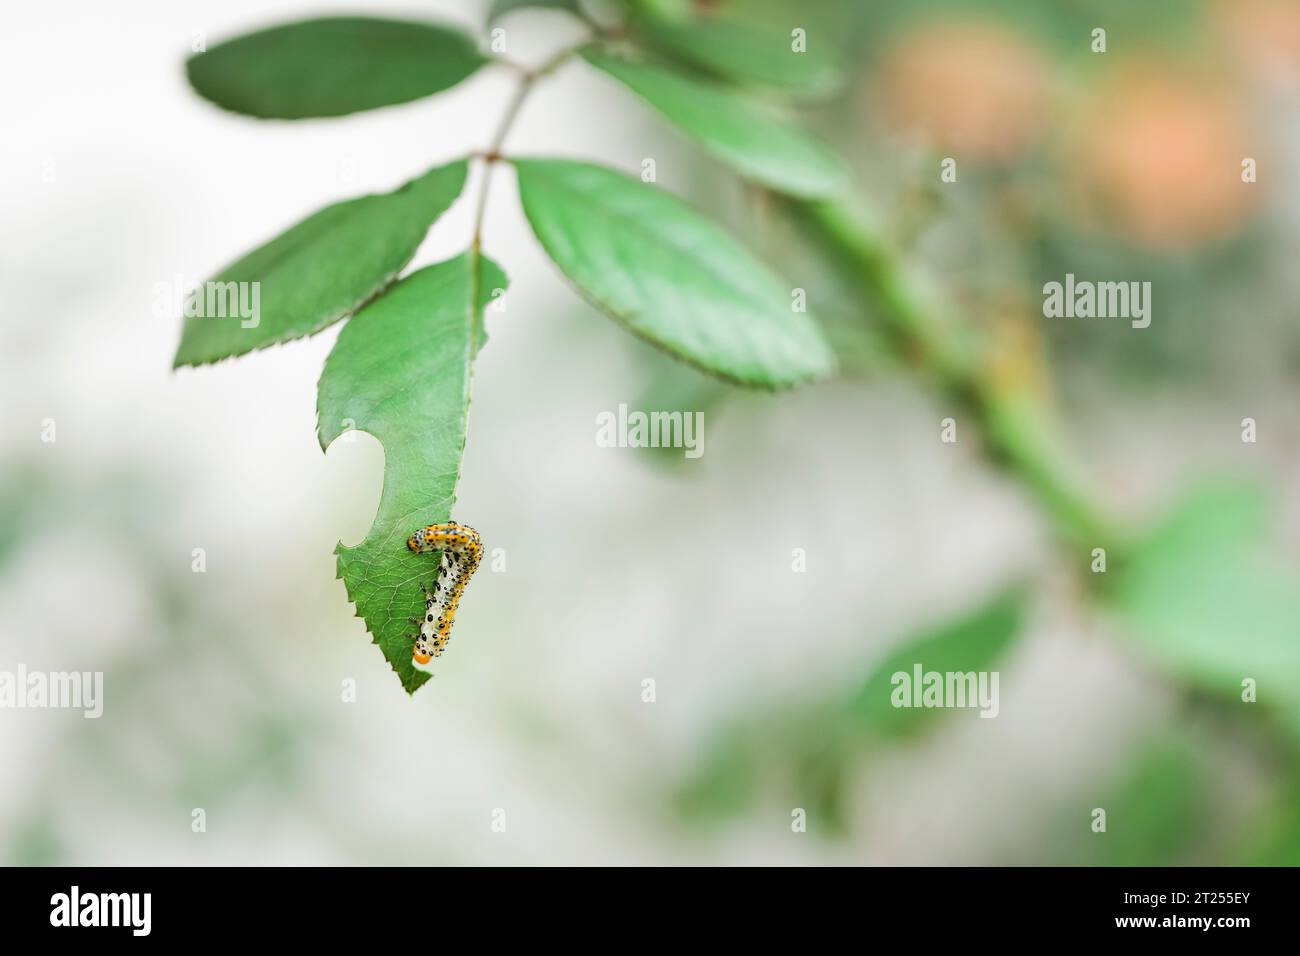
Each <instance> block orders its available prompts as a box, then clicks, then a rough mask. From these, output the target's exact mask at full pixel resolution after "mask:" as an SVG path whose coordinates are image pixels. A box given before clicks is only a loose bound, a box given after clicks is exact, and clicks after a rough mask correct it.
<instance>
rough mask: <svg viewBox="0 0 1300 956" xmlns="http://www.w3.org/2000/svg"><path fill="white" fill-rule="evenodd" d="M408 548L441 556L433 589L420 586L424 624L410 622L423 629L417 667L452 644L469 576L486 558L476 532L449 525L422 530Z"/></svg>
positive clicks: (413, 653)
mask: <svg viewBox="0 0 1300 956" xmlns="http://www.w3.org/2000/svg"><path fill="white" fill-rule="evenodd" d="M406 546H407V547H408V548H410V549H411V550H412V551H415V552H416V553H418V554H427V553H429V552H431V551H441V552H442V560H441V562H440V563H439V566H438V576H437V577H436V578H434V581H433V586H432V587H425V586H424V585H423V584H421V585H420V589H421V590H422V591H423V592H424V607H425V615H424V620H422V621H421V620H419V619H418V618H412V619H411V623H412V624H415V623H419V625H420V630H419V633H418V634H416V635H415V646H414V648H412V651H411V658H412V660H414V661H415V663H417V664H427V663H429V661H430V659H432V658H434V657H439V656H441V655H442V652H443V649H444V648H445V647H446V646H447V642H448V641H449V640H451V626H452V624H453V623H454V622H455V620H456V607H457V606H458V605H459V604H460V597H461V595H462V594H464V593H465V586H466V585H467V584H469V579H470V576H471V575H472V574H473V573H474V572H475V571H476V570H477V569H478V565H479V561H481V560H482V558H483V540H482V539H481V538H480V537H479V535H478V532H477V531H475V530H474V529H473V528H470V527H467V526H466V525H463V524H457V523H456V522H454V521H448V522H447V523H446V524H431V525H429V526H428V527H427V528H421V529H420V530H418V531H416V532H415V533H414V534H413V535H411V536H410V537H409V538H407V539H406Z"/></svg>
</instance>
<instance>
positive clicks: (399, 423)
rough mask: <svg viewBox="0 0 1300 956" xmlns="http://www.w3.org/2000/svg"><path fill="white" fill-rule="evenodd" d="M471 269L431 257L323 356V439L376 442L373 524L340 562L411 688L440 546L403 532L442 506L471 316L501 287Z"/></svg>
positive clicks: (454, 461)
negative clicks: (380, 450)
mask: <svg viewBox="0 0 1300 956" xmlns="http://www.w3.org/2000/svg"><path fill="white" fill-rule="evenodd" d="M478 269H479V275H478V276H477V277H475V276H474V275H473V270H474V263H473V259H472V257H471V256H470V255H468V254H467V255H463V256H460V257H458V258H456V259H452V260H450V261H448V262H442V263H439V264H437V265H433V266H429V267H428V268H426V269H421V270H419V271H417V272H414V273H412V274H411V275H410V276H408V277H406V278H405V279H403V280H402V281H401V282H399V283H398V284H397V285H395V286H394V287H393V288H392V289H391V290H390V291H389V293H388V294H387V295H385V296H384V297H383V298H382V299H379V300H378V301H377V302H374V303H372V304H371V305H368V306H367V307H366V308H364V309H363V310H361V311H360V312H359V313H357V315H356V316H355V317H354V318H353V319H352V321H350V322H349V323H348V324H347V325H346V326H345V327H344V329H343V331H342V332H341V333H340V334H339V340H338V342H337V343H336V344H335V346H334V350H333V351H332V352H331V353H330V356H329V358H328V359H327V360H326V362H325V371H324V373H323V374H322V375H321V380H320V389H319V394H318V397H317V413H318V423H317V429H318V432H319V435H320V443H321V447H322V448H328V447H329V445H330V443H331V442H332V441H333V440H334V439H335V438H337V437H338V436H339V435H340V434H342V433H343V432H344V431H347V430H349V429H352V428H356V429H359V430H361V431H364V432H368V433H369V434H371V435H373V436H374V437H375V438H376V439H378V440H379V442H380V443H381V444H382V445H383V446H384V490H383V494H382V495H381V497H380V500H379V510H378V512H377V513H376V515H375V523H374V525H373V526H372V527H371V529H370V533H369V534H368V535H367V536H366V538H365V540H364V541H362V542H361V544H359V545H357V546H356V547H354V548H349V547H345V546H343V545H342V544H340V545H339V547H338V549H337V553H338V571H339V577H340V578H342V579H343V583H344V585H345V586H346V588H347V592H348V599H349V600H350V601H352V603H353V604H355V605H356V608H357V614H358V616H359V617H361V618H362V619H364V620H365V622H366V629H367V630H369V631H370V633H371V634H372V635H373V637H374V643H375V644H377V645H379V649H380V650H381V651H383V654H384V657H385V658H387V659H388V663H389V664H390V665H392V668H393V670H394V671H396V672H397V675H398V677H399V678H400V679H401V681H402V686H403V687H405V688H406V690H407V691H408V692H414V691H415V690H416V688H418V687H419V686H420V685H421V684H423V683H424V682H425V681H426V680H428V678H429V675H428V674H426V673H424V672H423V671H419V670H416V669H415V668H414V667H413V666H412V664H411V645H412V641H413V634H414V627H413V626H412V625H411V624H410V623H408V621H407V618H409V617H412V616H419V615H420V614H421V613H423V610H424V597H423V595H422V593H421V591H420V582H422V581H423V582H425V583H428V582H429V581H431V580H432V577H433V573H434V569H435V568H436V567H437V560H438V556H437V555H428V554H413V553H412V552H410V551H408V550H407V548H406V539H407V537H409V536H410V534H411V532H412V531H414V530H415V529H416V528H419V527H423V526H424V525H429V524H436V523H440V522H444V521H447V520H448V519H449V518H450V517H451V512H452V505H453V504H454V502H455V500H456V479H457V478H458V477H459V475H460V460H461V454H462V452H463V451H464V448H465V422H466V415H467V413H468V410H469V385H470V365H471V362H472V361H473V356H474V351H475V343H474V340H475V333H474V327H475V325H476V324H477V323H478V322H479V321H480V319H479V315H480V314H481V311H482V309H483V307H484V306H485V304H486V303H487V301H488V299H489V298H490V296H491V290H492V289H494V288H505V286H506V277H505V275H504V273H502V272H501V270H500V269H499V268H498V267H497V266H496V264H495V263H493V262H491V261H490V260H485V259H480V260H479V261H478ZM471 301H474V302H476V307H475V308H471V306H470V303H471ZM471 594H472V585H471ZM470 606H471V608H472V597H471V599H470ZM462 627H463V624H462ZM453 646H454V645H453Z"/></svg>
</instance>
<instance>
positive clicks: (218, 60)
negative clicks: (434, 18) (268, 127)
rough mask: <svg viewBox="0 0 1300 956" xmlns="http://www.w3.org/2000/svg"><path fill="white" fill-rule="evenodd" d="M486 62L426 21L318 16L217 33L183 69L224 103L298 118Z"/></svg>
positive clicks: (447, 82)
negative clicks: (235, 33) (221, 36)
mask: <svg viewBox="0 0 1300 956" xmlns="http://www.w3.org/2000/svg"><path fill="white" fill-rule="evenodd" d="M486 62H487V61H486V59H484V57H483V56H482V55H481V54H480V53H479V52H478V49H477V48H476V46H475V43H474V40H473V39H471V38H470V37H468V36H466V35H465V34H463V33H460V32H458V31H456V30H452V29H449V28H447V27H444V26H439V25H437V24H434V23H417V22H413V21H409V20H384V19H379V18H376V17H323V18H321V19H318V20H301V21H298V22H297V23H286V24H282V25H281V26H276V27H271V28H269V29H266V30H259V31H258V32H256V33H247V34H245V35H244V36H241V37H236V38H235V39H233V40H227V41H226V42H224V43H219V44H217V45H216V46H214V47H213V48H212V49H211V50H208V51H207V52H206V53H199V54H196V55H195V56H192V57H190V59H189V60H188V61H187V62H186V64H185V72H186V74H187V76H188V77H189V81H190V85H191V86H193V87H194V89H195V90H196V91H197V92H198V93H199V95H201V96H203V97H204V98H205V99H208V100H211V101H212V102H213V103H216V104H217V105H218V106H220V107H223V108H225V109H228V110H233V111H234V112H236V113H243V114H244V115H246V116H257V117H261V118H263V119H304V118H308V117H316V116H343V115H344V114H347V113H356V112H358V111H360V110H372V109H375V108H377V107H380V106H391V105H393V104H395V103H408V102H410V101H411V100H418V99H420V98H421V97H424V96H429V95H431V94H433V93H439V92H441V91H442V90H445V89H449V88H450V87H453V86H455V85H456V84H457V83H459V82H460V81H461V80H463V79H465V78H466V77H467V76H469V75H470V74H471V73H473V72H474V71H475V70H477V69H478V68H479V67H480V66H482V65H483V64H484V63H486Z"/></svg>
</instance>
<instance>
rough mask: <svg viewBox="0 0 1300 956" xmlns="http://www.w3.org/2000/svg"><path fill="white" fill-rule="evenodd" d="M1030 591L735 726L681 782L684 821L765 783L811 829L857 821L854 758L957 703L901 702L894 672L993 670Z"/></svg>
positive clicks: (836, 830)
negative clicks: (777, 789)
mask: <svg viewBox="0 0 1300 956" xmlns="http://www.w3.org/2000/svg"><path fill="white" fill-rule="evenodd" d="M1028 600H1029V595H1028V592H1027V591H1026V590H1025V589H1023V588H1020V587H1016V588H1013V589H1010V590H1008V591H1005V592H1004V593H1002V594H1001V595H999V596H998V597H997V598H995V599H993V600H992V601H989V602H988V603H986V604H984V605H982V606H980V607H979V608H978V609H976V610H974V611H971V612H968V613H966V614H963V615H961V616H960V617H959V618H957V619H956V620H954V621H952V622H951V623H948V624H946V625H943V626H941V627H939V628H937V629H934V630H931V631H928V632H925V633H923V634H922V635H921V636H920V637H918V638H917V639H914V640H909V641H906V642H905V643H904V644H903V645H902V646H901V647H900V648H899V649H898V650H896V651H894V652H893V653H891V654H890V655H888V656H887V657H886V658H885V660H884V661H883V662H881V663H880V664H878V665H876V666H875V667H873V668H872V669H871V670H870V672H869V674H868V676H867V677H866V678H865V680H864V681H863V682H862V683H861V684H860V685H859V687H858V689H857V690H856V691H853V692H851V693H849V694H848V695H847V696H841V695H833V696H830V697H826V698H821V699H817V700H812V701H801V702H794V703H790V704H787V705H785V706H784V707H782V708H781V709H780V710H776V711H774V710H773V709H772V708H770V707H769V708H767V709H765V710H764V711H763V712H762V713H761V714H758V715H748V716H746V717H743V718H741V719H739V720H737V721H735V722H733V723H732V724H730V725H729V726H728V727H727V728H726V729H725V730H724V731H723V732H722V733H721V734H720V735H719V736H718V737H717V738H716V742H715V743H714V745H713V746H712V747H710V748H709V749H708V750H707V751H706V752H705V754H704V755H703V757H702V758H701V760H700V762H699V763H698V764H696V766H695V767H694V768H693V770H692V771H691V772H690V773H689V774H688V775H687V776H686V778H685V780H684V782H682V783H681V784H680V785H679V786H678V787H677V789H676V791H675V793H674V798H673V805H674V807H675V809H676V810H677V812H678V813H679V814H680V815H681V816H682V817H683V818H685V819H687V820H711V819H717V818H722V817H727V816H735V815H737V814H740V813H742V812H744V811H746V810H748V809H749V808H751V807H753V806H754V805H755V804H756V803H757V802H758V795H759V792H760V790H761V789H762V788H764V787H765V786H767V785H773V784H778V783H779V784H780V786H781V787H782V790H783V797H784V799H786V800H788V801H792V802H791V803H790V805H791V806H802V807H803V808H804V809H806V810H807V811H808V813H809V823H808V825H809V831H810V832H820V833H822V834H823V835H829V836H833V835H836V834H842V833H844V832H846V831H847V830H848V829H849V826H850V824H851V822H852V821H851V817H850V811H851V807H852V796H853V794H852V785H853V782H854V779H855V772H856V767H857V764H858V761H859V760H860V759H861V757H862V756H863V754H865V753H866V752H867V750H868V748H869V747H870V746H871V744H872V743H873V742H874V741H875V740H876V739H878V738H879V737H880V735H889V736H892V735H897V734H900V733H903V732H911V731H915V730H919V729H920V728H922V727H930V726H933V720H932V718H933V717H934V716H935V715H936V714H940V713H951V709H946V710H943V709H933V710H931V709H924V708H895V707H894V706H893V705H892V704H891V703H890V695H891V693H892V692H893V689H894V688H893V685H892V683H891V679H892V677H893V674H894V673H895V672H896V671H900V670H902V671H906V672H907V673H909V674H910V673H911V672H912V666H913V664H915V663H918V662H920V663H922V664H923V665H924V669H925V670H928V671H944V672H947V671H955V672H962V673H965V672H967V671H976V672H978V671H987V670H990V669H992V668H993V667H994V666H996V664H997V662H998V661H999V660H1000V659H1001V658H1002V657H1003V656H1004V655H1005V654H1006V653H1007V651H1008V649H1009V648H1010V647H1011V645H1012V644H1013V642H1014V640H1015V638H1016V637H1017V636H1018V635H1019V633H1020V631H1021V628H1022V626H1023V624H1024V618H1025V615H1026V613H1027V606H1028Z"/></svg>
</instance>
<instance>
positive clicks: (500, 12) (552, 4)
mask: <svg viewBox="0 0 1300 956" xmlns="http://www.w3.org/2000/svg"><path fill="white" fill-rule="evenodd" d="M521 7H537V8H545V9H550V10H567V11H568V12H570V13H581V7H580V6H579V5H578V0H493V2H492V6H491V7H489V8H488V17H487V18H488V23H492V22H494V21H496V20H499V19H500V18H501V17H504V16H505V15H506V14H507V13H510V12H511V11H512V10H518V9H520V8H521Z"/></svg>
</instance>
